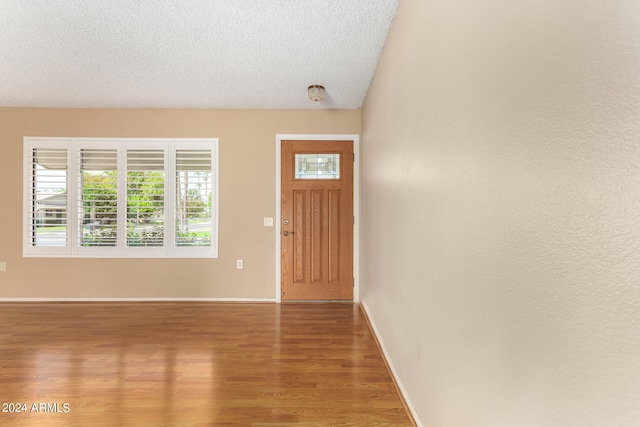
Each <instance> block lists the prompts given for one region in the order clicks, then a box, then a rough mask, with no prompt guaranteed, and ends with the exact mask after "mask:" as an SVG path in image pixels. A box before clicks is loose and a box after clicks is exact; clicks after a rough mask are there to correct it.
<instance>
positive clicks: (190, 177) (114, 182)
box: [23, 138, 218, 258]
mask: <svg viewBox="0 0 640 427" xmlns="http://www.w3.org/2000/svg"><path fill="white" fill-rule="evenodd" d="M217 189H218V172H217V140H216V139H126V140H125V139H78V138H25V140H24V248H23V253H24V256H45V257H74V256H77V257H189V258H190V257H194V258H195V257H217V242H218V236H217V231H218V215H217V213H218V194H217Z"/></svg>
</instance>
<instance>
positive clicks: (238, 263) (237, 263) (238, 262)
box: [236, 259, 244, 270]
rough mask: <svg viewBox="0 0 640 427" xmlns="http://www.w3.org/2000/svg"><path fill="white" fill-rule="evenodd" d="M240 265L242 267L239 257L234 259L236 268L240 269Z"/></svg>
mask: <svg viewBox="0 0 640 427" xmlns="http://www.w3.org/2000/svg"><path fill="white" fill-rule="evenodd" d="M242 267H244V265H243V262H242V260H241V259H238V260H236V268H237V269H238V270H242Z"/></svg>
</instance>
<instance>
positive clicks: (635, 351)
mask: <svg viewBox="0 0 640 427" xmlns="http://www.w3.org/2000/svg"><path fill="white" fill-rule="evenodd" d="M638 17H640V2H638V1H636V0H620V1H614V2H607V1H600V0H583V1H556V0H539V1H531V2H513V1H510V0H489V1H482V2H479V1H475V0H453V1H452V0H403V1H402V2H401V3H400V7H399V9H398V13H397V16H396V18H395V20H394V23H393V25H392V28H391V32H390V35H389V38H388V40H387V43H386V45H385V48H384V51H383V54H382V57H381V60H380V62H379V65H378V69H377V71H376V74H375V76H374V78H373V82H372V85H371V87H370V89H369V93H368V95H367V99H366V101H365V104H364V106H363V109H362V129H363V133H362V162H363V163H362V211H363V226H362V230H361V236H362V248H361V295H362V298H363V301H364V302H365V303H366V305H367V307H368V308H369V310H370V312H371V314H372V318H373V320H374V322H375V323H376V326H377V328H378V329H379V331H380V334H381V336H382V338H383V342H384V345H385V348H386V349H387V351H388V353H389V354H390V356H391V362H392V364H393V366H394V368H395V369H396V371H397V372H398V374H399V377H400V380H401V382H402V384H403V386H404V387H405V389H406V390H407V392H408V396H409V398H410V400H411V402H412V404H413V406H414V407H415V409H416V412H417V413H418V414H419V416H420V419H421V421H422V424H423V425H424V426H429V427H459V426H474V427H514V426H518V427H541V426H544V427H554V426H558V427H568V426H580V427H596V426H597V427H602V426H618V427H623V426H624V427H631V426H637V425H638V424H639V423H640V410H639V409H638V408H640V380H639V379H640V148H639V147H640V139H639V135H640V25H638V22H639V21H638Z"/></svg>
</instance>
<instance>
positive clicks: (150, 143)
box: [22, 137, 219, 258]
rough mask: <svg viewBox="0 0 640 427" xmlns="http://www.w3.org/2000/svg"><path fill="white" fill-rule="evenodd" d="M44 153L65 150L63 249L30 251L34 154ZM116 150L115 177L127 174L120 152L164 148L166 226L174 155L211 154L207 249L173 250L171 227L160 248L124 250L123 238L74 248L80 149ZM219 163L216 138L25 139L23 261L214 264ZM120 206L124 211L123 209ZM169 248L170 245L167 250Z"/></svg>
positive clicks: (121, 179)
mask: <svg viewBox="0 0 640 427" xmlns="http://www.w3.org/2000/svg"><path fill="white" fill-rule="evenodd" d="M43 146H46V147H48V148H63V149H67V150H68V152H67V156H68V166H67V194H68V195H70V196H68V197H67V245H66V246H59V247H56V246H34V245H33V244H32V242H31V225H32V224H31V218H30V217H31V215H30V211H31V209H32V188H31V185H30V184H31V180H32V176H31V173H32V161H33V159H32V150H33V148H38V147H43ZM113 147H118V148H119V152H118V171H124V170H126V163H125V162H126V158H125V157H126V156H125V155H124V153H125V151H126V150H123V149H122V148H125V147H126V149H130V148H150V149H154V148H156V149H157V148H163V149H165V150H166V151H165V152H166V153H167V155H166V156H165V159H164V160H165V176H166V179H165V200H164V201H165V205H164V212H165V220H164V222H165V224H170V223H174V222H175V217H174V215H175V212H174V210H175V203H174V196H173V195H174V194H175V153H176V150H189V149H202V148H206V149H211V157H212V158H211V167H212V174H211V179H212V187H211V190H212V192H213V195H212V200H211V204H212V206H211V209H212V211H211V216H212V221H211V234H212V239H211V246H206V247H203V246H196V247H184V246H182V247H181V246H176V245H175V230H174V228H175V227H174V226H170V227H166V228H165V230H166V231H165V232H166V233H167V234H165V236H164V237H165V244H164V246H162V247H130V246H127V245H126V233H119V234H118V245H117V246H116V247H82V246H80V245H78V241H79V240H78V227H77V225H78V221H79V219H78V210H77V209H76V208H77V207H76V206H75V205H74V203H75V202H76V200H75V199H76V194H77V191H78V188H77V187H78V185H77V182H78V179H77V178H78V176H77V175H78V165H77V160H76V159H77V154H78V152H79V150H80V149H81V148H113ZM218 181H219V162H218V139H217V138H47V137H24V139H23V184H22V185H23V209H22V212H23V245H22V248H23V251H22V252H23V257H45V258H217V257H218V229H219V227H218V225H219V220H218V214H219V206H218V205H219V182H218ZM118 185H119V188H121V189H123V190H119V191H126V190H124V189H126V174H125V173H118ZM121 203H122V204H123V205H121ZM124 203H126V197H124V198H123V197H119V198H118V223H121V221H125V222H123V224H124V223H126V208H124ZM169 242H171V244H169Z"/></svg>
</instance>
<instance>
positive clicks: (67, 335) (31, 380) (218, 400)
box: [0, 302, 412, 427]
mask: <svg viewBox="0 0 640 427" xmlns="http://www.w3.org/2000/svg"><path fill="white" fill-rule="evenodd" d="M0 324H1V325H2V328H1V329H0V403H1V404H2V408H0V411H1V412H0V425H2V426H82V427H85V426H262V427H267V426H294V425H295V426H398V427H399V426H411V425H412V422H411V420H410V418H409V417H408V414H407V412H406V410H405V409H404V407H403V404H402V401H401V400H400V397H399V396H398V393H397V392H396V389H395V387H394V384H393V382H392V380H391V377H390V376H389V373H388V371H387V369H386V366H385V364H384V360H383V359H382V357H381V355H380V352H379V350H378V348H377V346H376V343H375V341H374V338H373V336H372V335H371V333H370V331H369V329H368V325H367V322H366V320H365V316H364V314H363V313H362V312H361V311H360V308H359V306H358V305H354V304H235V303H191V302H185V303H183V302H167V303H155V302H141V303H136V302H133V303H7V304H0ZM16 404H18V406H16ZM23 404H24V405H23ZM17 408H19V409H20V410H21V412H15V411H16V410H17ZM22 410H24V411H22ZM5 411H14V412H5Z"/></svg>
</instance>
